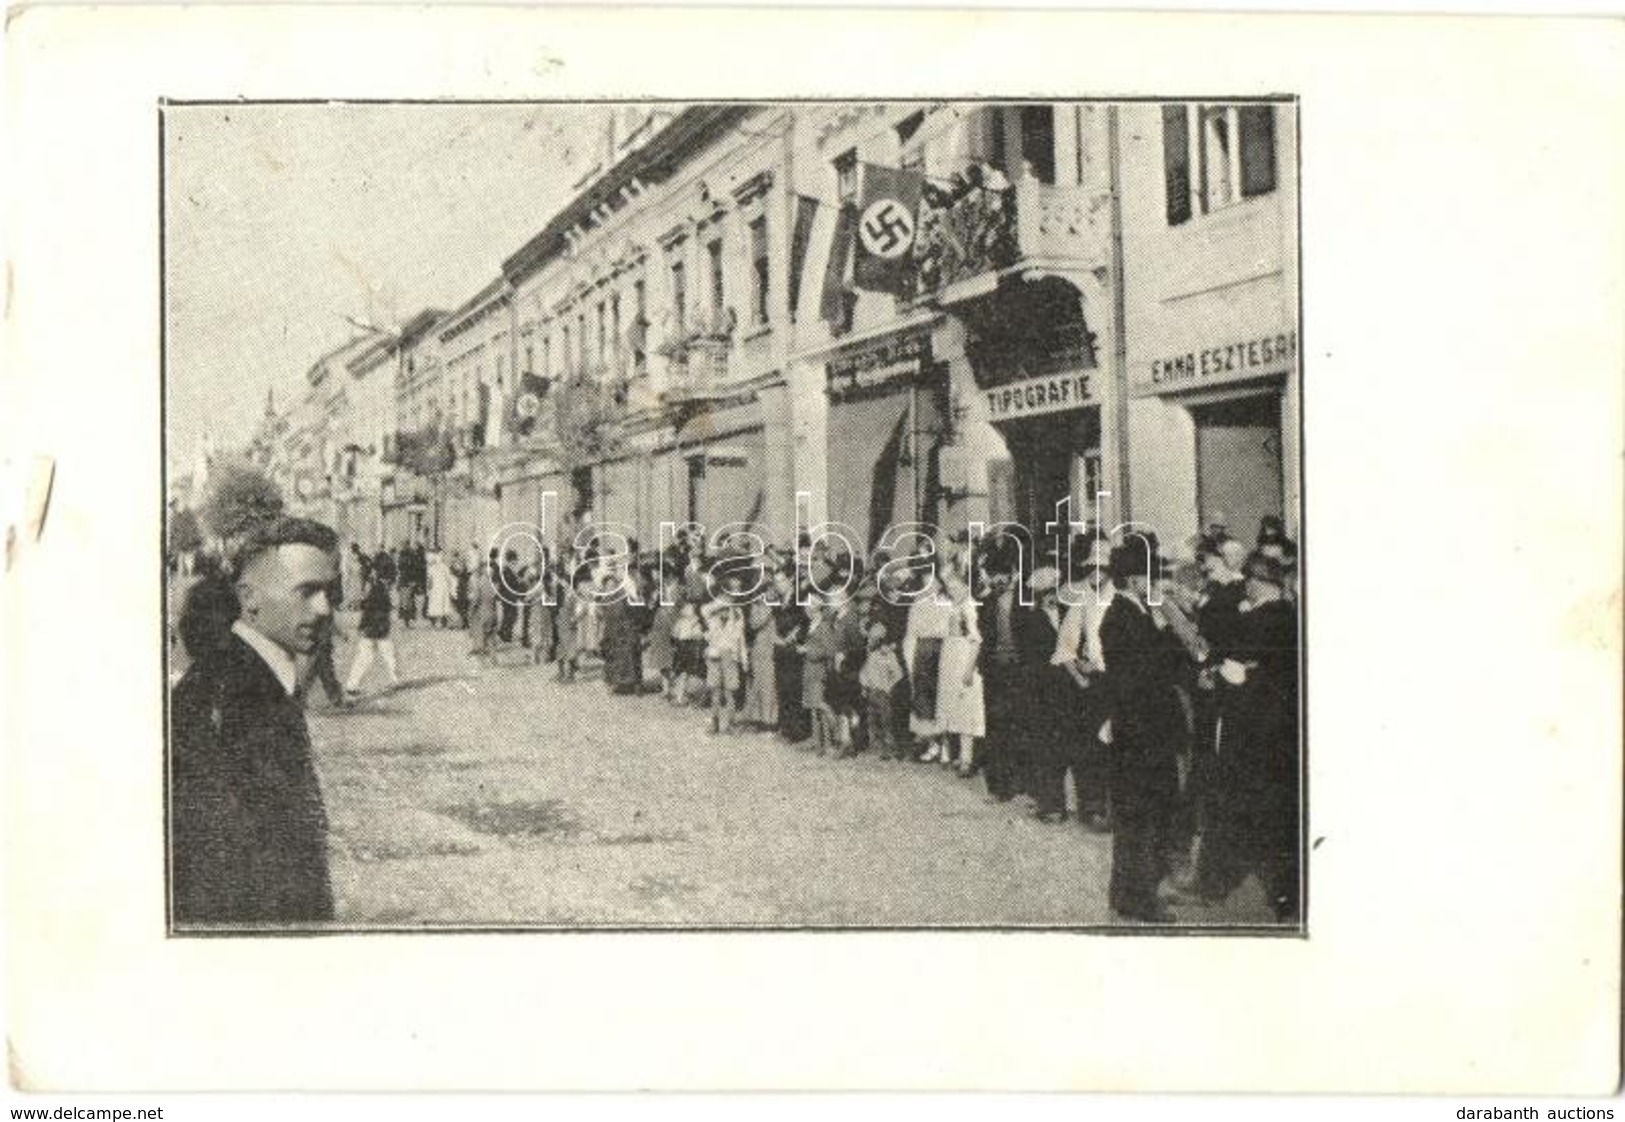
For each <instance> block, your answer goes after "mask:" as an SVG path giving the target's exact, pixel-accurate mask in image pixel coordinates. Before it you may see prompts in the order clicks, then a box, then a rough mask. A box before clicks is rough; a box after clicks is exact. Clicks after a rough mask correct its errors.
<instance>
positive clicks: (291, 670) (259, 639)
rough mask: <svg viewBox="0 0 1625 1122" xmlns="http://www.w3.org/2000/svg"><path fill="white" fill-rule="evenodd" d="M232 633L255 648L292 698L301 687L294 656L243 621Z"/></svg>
mask: <svg viewBox="0 0 1625 1122" xmlns="http://www.w3.org/2000/svg"><path fill="white" fill-rule="evenodd" d="M231 633H232V634H233V635H235V636H237V638H239V639H241V640H242V641H243V642H245V643H247V644H248V645H249V646H250V647H253V648H254V653H255V654H257V655H259V656H260V658H262V659H264V660H265V665H266V666H269V667H270V668H271V673H273V674H275V675H276V680H277V681H278V682H280V683H281V684H282V688H283V689H284V690H286V691H287V694H288V696H289V697H292V696H293V695H294V691H295V690H296V689H297V688H298V686H299V668H298V667H297V666H295V665H294V661H293V656H292V655H291V654H289V653H288V652H287V651H285V650H283V649H282V648H281V647H279V646H277V645H276V644H275V643H273V642H272V641H271V640H269V639H267V638H266V637H265V636H264V635H262V634H260V632H258V631H256V630H255V629H254V627H253V626H252V625H251V624H247V623H244V622H243V621H242V620H237V621H236V622H235V623H233V624H232V625H231Z"/></svg>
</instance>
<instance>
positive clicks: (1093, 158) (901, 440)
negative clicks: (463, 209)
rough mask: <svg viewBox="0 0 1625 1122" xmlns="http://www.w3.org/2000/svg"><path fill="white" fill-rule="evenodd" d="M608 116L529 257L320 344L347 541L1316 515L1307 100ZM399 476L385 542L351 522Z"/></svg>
mask: <svg viewBox="0 0 1625 1122" xmlns="http://www.w3.org/2000/svg"><path fill="white" fill-rule="evenodd" d="M605 121H606V124H605V132H604V135H603V137H602V138H601V139H602V143H601V144H600V145H599V149H598V151H597V152H596V153H595V156H596V162H595V163H594V165H593V166H592V168H591V169H590V170H589V171H588V172H587V174H586V175H584V177H583V178H582V180H581V181H580V182H579V183H578V184H577V193H576V194H575V195H574V197H573V198H571V199H570V200H569V201H568V202H567V203H566V205H565V206H564V207H563V208H562V209H560V210H559V211H558V213H557V214H555V215H554V216H553V217H552V218H551V219H550V220H548V221H547V223H546V224H545V225H544V226H543V227H542V229H541V230H540V231H539V232H538V233H537V234H536V235H535V236H534V237H533V238H531V239H530V240H529V241H527V242H526V243H525V244H524V245H522V246H520V247H518V249H517V250H515V251H514V252H512V253H511V254H510V255H509V256H507V257H506V258H505V259H503V262H502V267H501V270H500V274H499V275H498V276H496V277H493V278H492V279H491V280H490V282H489V283H487V284H486V285H485V286H484V287H483V288H482V289H481V291H479V292H477V293H475V294H473V295H472V296H470V297H469V299H468V300H467V301H466V302H465V303H464V304H463V305H461V306H460V307H459V308H457V309H456V310H455V311H453V312H450V313H444V314H443V313H440V312H437V311H429V312H424V313H421V314H420V315H419V316H417V317H415V318H414V319H413V320H412V321H410V322H409V323H408V324H407V325H406V326H405V327H404V328H403V329H402V330H401V332H400V333H399V334H398V335H393V336H389V337H386V338H363V339H361V340H353V341H352V342H351V343H349V344H346V348H341V349H340V351H337V352H334V354H333V355H329V356H324V358H323V359H322V360H321V361H319V362H318V363H317V366H316V367H313V368H312V371H311V379H310V385H311V393H310V394H309V395H307V400H306V401H303V402H301V403H300V404H299V406H297V407H296V408H295V409H294V410H292V411H290V412H289V414H287V415H286V416H285V417H281V418H279V420H278V428H277V430H276V439H277V441H279V446H280V448H281V451H280V452H278V453H275V454H272V453H267V458H268V459H274V460H276V461H277V462H278V463H279V465H281V466H280V468H279V470H283V471H285V472H287V473H288V475H289V480H290V483H291V484H292V485H293V487H295V488H301V487H306V484H304V483H301V482H299V480H301V479H302V478H303V475H302V474H301V472H303V471H305V470H306V469H307V468H308V465H309V464H311V463H318V464H319V463H322V462H323V457H324V456H326V457H327V458H328V459H329V460H331V459H332V454H333V450H334V449H335V448H336V449H337V450H339V451H340V452H342V453H344V454H347V455H349V456H351V457H352V459H351V461H344V460H343V457H342V456H341V457H340V461H339V470H338V477H339V479H340V481H341V482H342V483H343V484H344V486H343V487H341V488H340V489H339V490H338V491H334V490H333V488H332V485H331V479H332V475H333V469H331V468H329V469H328V472H327V476H328V478H329V484H328V486H327V489H326V490H325V491H321V492H320V493H319V494H318V493H317V492H316V491H315V490H313V491H312V492H311V494H309V495H308V496H307V495H304V494H301V501H307V502H310V503H314V502H316V501H317V500H322V501H325V502H326V503H327V504H328V506H330V507H332V508H333V509H332V510H331V511H329V513H330V514H331V515H332V516H334V517H336V518H338V519H340V521H341V522H342V526H341V532H343V533H346V534H347V535H353V536H357V537H359V538H361V539H362V540H366V541H367V542H368V544H369V545H370V544H372V542H371V540H370V538H369V537H368V535H369V534H374V533H376V535H377V536H381V538H382V539H383V540H384V541H385V542H387V543H389V544H397V543H399V542H401V541H405V540H408V539H411V538H415V537H422V538H425V539H427V540H429V541H430V542H432V543H437V544H439V545H441V546H442V547H445V548H450V549H456V550H459V551H461V550H464V549H466V548H475V549H478V550H480V551H482V552H483V550H484V549H486V548H489V547H490V546H491V545H493V544H499V543H498V542H496V541H495V540H494V538H495V537H497V536H498V535H499V531H501V530H502V528H503V527H520V528H523V529H522V531H521V532H520V533H519V535H518V537H517V538H515V539H514V540H513V541H511V542H510V543H508V544H512V545H515V546H516V547H518V548H520V549H521V550H522V551H523V552H528V551H529V549H530V548H534V546H535V544H537V543H534V542H532V544H531V545H530V546H529V547H528V548H527V546H526V545H524V544H522V543H524V542H526V541H528V540H530V539H531V538H533V537H535V535H534V532H533V531H534V529H536V528H539V529H540V531H541V533H540V542H541V543H545V544H546V545H548V546H549V547H552V548H557V547H558V546H559V545H561V544H564V543H567V542H568V541H569V540H570V538H571V537H573V535H574V533H575V529H576V527H578V526H579V525H581V524H584V523H588V522H590V523H593V524H595V525H599V526H605V527H610V528H612V529H614V530H615V531H618V532H619V533H620V534H622V535H623V536H625V537H628V538H633V539H636V540H637V541H638V543H639V544H640V545H641V546H642V547H643V548H645V549H648V548H653V547H654V546H655V545H656V544H658V541H659V539H660V533H661V531H660V524H661V523H662V522H672V523H679V524H681V523H699V524H701V525H704V526H706V527H707V528H710V529H715V528H717V527H719V526H723V525H726V524H733V523H743V524H747V525H749V526H751V527H752V528H754V529H755V530H756V531H757V532H758V533H759V534H760V535H761V536H762V537H763V538H765V539H767V540H769V541H774V542H778V543H781V544H788V543H789V542H790V541H792V540H793V536H794V534H795V532H796V530H797V529H798V527H799V526H801V525H804V524H812V525H816V524H819V523H825V522H827V523H830V524H832V525H834V526H835V527H836V528H837V529H838V530H839V531H840V532H841V533H842V534H843V536H845V537H847V539H848V541H849V543H850V545H851V547H852V549H853V550H854V551H855V552H858V553H865V554H866V553H868V552H870V551H871V550H873V549H874V548H876V547H877V546H882V545H884V546H891V547H894V548H895V547H899V546H902V547H907V546H908V545H909V544H910V543H909V542H907V541H904V540H899V539H897V538H896V537H895V535H894V536H893V537H892V538H891V539H890V540H888V537H887V531H888V529H889V528H891V527H897V526H902V525H906V524H915V523H921V524H928V525H929V526H931V527H932V532H933V533H934V534H937V535H951V534H954V533H955V532H958V531H963V530H965V529H966V528H967V527H969V526H970V525H971V524H973V523H983V524H997V523H1001V522H1008V521H1015V522H1021V523H1023V524H1025V525H1027V526H1029V527H1031V528H1032V529H1033V530H1035V531H1036V532H1038V533H1039V534H1041V535H1044V536H1049V534H1050V533H1051V532H1053V531H1056V530H1060V529H1061V528H1062V525H1063V524H1069V525H1070V526H1071V527H1072V528H1074V529H1078V528H1082V526H1083V525H1084V524H1086V523H1089V522H1091V521H1093V520H1094V519H1095V518H1096V517H1097V515H1098V517H1099V518H1100V520H1102V521H1103V522H1104V524H1105V526H1106V528H1108V529H1109V528H1111V527H1114V526H1117V525H1120V524H1122V523H1124V522H1128V521H1133V522H1136V523H1139V524H1141V525H1143V526H1149V527H1151V528H1154V529H1155V530H1156V531H1157V533H1158V535H1159V536H1160V538H1161V539H1162V541H1163V542H1164V543H1165V546H1166V547H1167V548H1168V549H1170V550H1171V551H1173V552H1179V551H1180V547H1181V546H1182V545H1183V544H1184V543H1185V541H1186V540H1187V538H1188V537H1189V536H1190V535H1192V534H1194V533H1195V532H1197V531H1198V530H1200V529H1202V528H1204V527H1206V526H1207V525H1208V524H1209V523H1210V522H1211V521H1212V520H1213V519H1214V518H1215V517H1216V516H1217V517H1221V518H1222V519H1223V520H1224V521H1226V522H1228V523H1229V525H1230V528H1231V529H1232V531H1233V532H1234V533H1236V534H1237V535H1238V536H1242V537H1247V536H1250V534H1251V533H1252V532H1253V530H1254V529H1255V528H1256V524H1257V520H1258V518H1260V517H1262V516H1263V515H1266V514H1273V515H1277V516H1284V517H1285V519H1286V521H1287V524H1288V527H1289V532H1294V533H1295V532H1296V513H1295V512H1296V510H1297V508H1298V496H1299V488H1300V482H1299V475H1298V448H1297V417H1298V413H1299V409H1300V405H1299V389H1298V352H1299V345H1298V325H1297V316H1296V308H1297V296H1296V294H1297V283H1298V278H1297V248H1296V247H1297V237H1298V229H1297V211H1296V194H1297V180H1296V140H1297V138H1296V119H1295V112H1294V106H1293V105H1292V104H1291V103H1289V102H1258V103H1225V104H1158V103H1120V104H1113V103H1094V102H1058V103H1008V104H1005V103H988V102H887V103H846V104H823V103H798V104H795V105H772V104H756V105H747V104H727V105H700V106H693V107H689V108H684V109H681V110H671V109H661V110H655V111H649V110H641V109H633V108H631V107H623V108H621V109H618V110H617V111H616V112H614V113H612V114H608V115H606V118H605ZM498 248H500V247H498ZM335 361H338V362H339V363H340V364H341V365H342V366H343V367H344V370H345V374H346V377H345V379H342V380H341V381H342V388H343V392H342V393H340V392H336V391H335V388H334V387H335V384H336V383H335V382H334V380H333V377H332V373H331V368H332V367H333V365H334V362H335ZM390 369H393V380H392V382H391V381H390V380H389V379H386V378H381V377H380V374H381V373H382V372H385V371H388V370H390ZM386 384H389V385H391V386H392V390H393V393H392V395H390V396H389V403H388V409H387V410H386V409H385V408H384V406H383V404H382V403H381V402H380V401H378V400H375V399H376V397H377V395H378V393H380V392H382V391H380V389H379V387H381V386H384V385H386ZM386 412H387V413H388V417H387V419H385V413H386ZM267 431H269V430H267ZM335 441H336V442H337V443H336V444H335ZM375 446H376V447H378V448H379V449H380V452H379V454H378V455H377V456H376V457H375V459H374V462H372V463H371V464H370V465H369V463H368V461H367V459H366V457H367V455H368V449H371V448H374V447H375ZM374 479H376V496H377V497H376V507H377V510H378V513H379V517H378V522H377V525H376V531H375V528H374V525H373V524H372V523H370V522H366V521H365V518H363V517H362V516H360V515H358V514H356V513H355V512H354V510H353V509H352V507H353V506H354V504H355V503H357V502H359V501H360V500H361V499H362V498H363V497H364V495H365V494H366V493H367V492H366V489H367V488H369V487H373V485H374V484H373V480H374ZM310 486H312V487H314V488H317V489H318V490H319V487H320V484H319V483H313V484H311V485H310ZM369 517H370V516H369ZM802 520H805V522H803V521H802Z"/></svg>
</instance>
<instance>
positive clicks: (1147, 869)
mask: <svg viewBox="0 0 1625 1122" xmlns="http://www.w3.org/2000/svg"><path fill="white" fill-rule="evenodd" d="M1160 566H1161V559H1160V558H1159V557H1158V556H1157V554H1156V550H1155V548H1154V547H1153V546H1152V545H1151V544H1150V543H1149V542H1147V541H1146V539H1144V538H1142V537H1139V536H1131V537H1129V538H1128V539H1127V540H1126V541H1125V542H1124V543H1123V544H1122V545H1120V546H1118V547H1117V548H1116V549H1114V550H1112V554H1111V574H1112V583H1113V584H1114V586H1115V587H1116V594H1115V595H1114V596H1113V597H1112V602H1111V606H1110V607H1108V608H1107V609H1106V615H1105V618H1104V619H1103V620H1102V621H1101V625H1100V643H1101V648H1102V651H1103V653H1104V656H1105V661H1106V681H1105V685H1106V689H1107V693H1108V696H1109V699H1110V700H1109V704H1110V709H1111V726H1110V727H1111V802H1112V822H1113V830H1112V873H1111V907H1112V910H1113V911H1114V912H1116V913H1117V914H1118V915H1120V916H1123V917H1124V918H1127V919H1135V920H1141V921H1144V922H1148V923H1167V922H1170V921H1171V920H1172V919H1173V917H1172V915H1171V914H1170V913H1169V912H1168V910H1167V908H1166V907H1165V906H1164V905H1163V903H1162V902H1161V901H1160V900H1159V899H1158V897H1157V886H1158V884H1159V883H1160V882H1161V880H1162V878H1163V876H1164V875H1165V874H1166V873H1167V871H1168V870H1167V868H1166V854H1167V834H1168V830H1169V827H1170V819H1171V815H1172V813H1173V809H1174V805H1175V802H1176V800H1177V799H1178V796H1179V772H1178V766H1177V764H1176V762H1175V761H1176V759H1177V756H1178V753H1179V749H1180V746H1181V744H1182V742H1183V740H1184V738H1185V735H1186V733H1185V716H1184V709H1183V707H1182V706H1181V704H1180V701H1179V695H1178V693H1177V692H1176V686H1177V683H1178V682H1179V680H1180V677H1181V675H1182V674H1183V673H1184V669H1185V664H1186V660H1187V658H1188V656H1187V655H1186V654H1185V651H1184V649H1183V648H1182V647H1181V646H1180V645H1179V643H1178V641H1177V640H1176V639H1174V638H1173V637H1172V636H1171V635H1169V634H1167V633H1166V632H1164V631H1163V630H1161V629H1160V628H1158V627H1157V624H1156V621H1155V620H1154V618H1153V617H1152V613H1151V608H1150V606H1149V605H1148V604H1147V597H1148V596H1149V595H1150V590H1151V583H1152V581H1153V580H1155V579H1156V578H1157V576H1158V575H1159V569H1160Z"/></svg>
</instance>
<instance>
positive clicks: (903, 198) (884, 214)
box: [853, 164, 925, 296]
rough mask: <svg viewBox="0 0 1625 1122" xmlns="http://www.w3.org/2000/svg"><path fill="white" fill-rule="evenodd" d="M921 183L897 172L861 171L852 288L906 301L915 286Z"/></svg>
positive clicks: (881, 169) (908, 173)
mask: <svg viewBox="0 0 1625 1122" xmlns="http://www.w3.org/2000/svg"><path fill="white" fill-rule="evenodd" d="M924 185H925V177H924V176H922V175H921V174H920V173H918V172H914V171H905V170H903V169H901V168H888V167H880V166H878V165H876V164H864V165H863V194H862V198H861V200H860V201H859V203H858V215H857V224H858V229H857V243H858V244H857V259H856V261H855V262H854V268H853V282H854V283H855V284H856V285H857V287H859V288H866V289H868V290H869V291H871V292H890V293H892V294H893V295H896V296H903V295H906V294H907V293H908V292H909V290H910V288H911V287H912V285H913V283H914V241H915V238H916V236H917V234H918V228H919V213H920V190H921V188H922V187H923V186H924Z"/></svg>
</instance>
